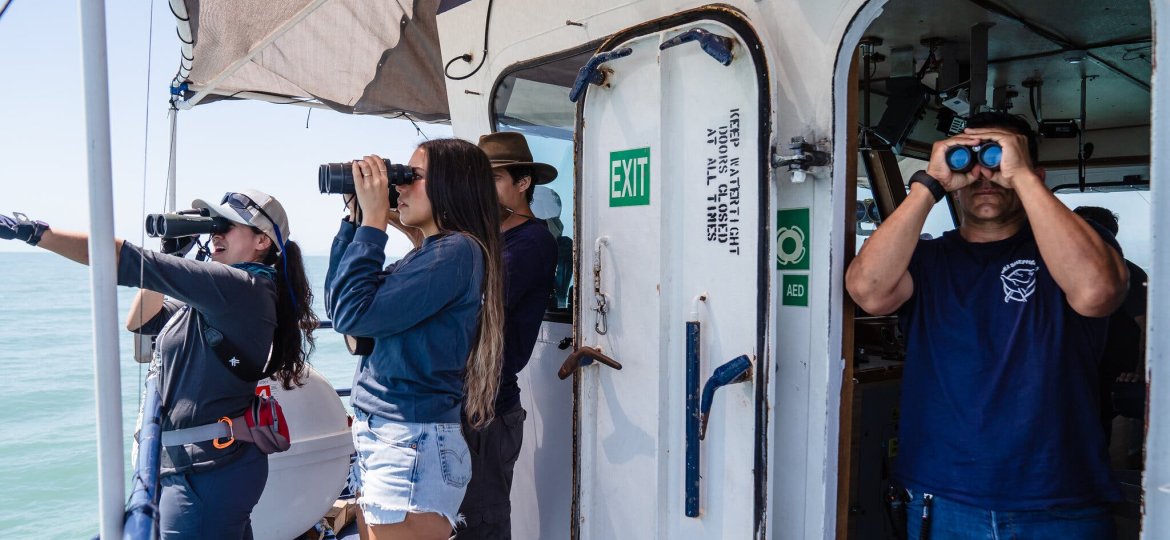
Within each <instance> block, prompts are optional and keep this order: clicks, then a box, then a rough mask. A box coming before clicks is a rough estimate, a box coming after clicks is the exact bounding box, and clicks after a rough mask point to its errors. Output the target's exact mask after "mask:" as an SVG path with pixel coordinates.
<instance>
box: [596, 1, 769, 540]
mask: <svg viewBox="0 0 1170 540" xmlns="http://www.w3.org/2000/svg"><path fill="white" fill-rule="evenodd" d="M701 43H707V44H708V45H709V48H710V49H711V51H710V52H708V51H707V50H706V49H707V48H705V47H701V46H700V44H701ZM664 44H665V45H666V47H665V48H661V49H660V47H661V46H663V45H664ZM728 46H730V51H731V58H730V63H729V65H724V64H723V62H722V61H721V60H726V58H725V57H721V55H720V50H721V47H723V48H727V47H728ZM627 47H628V48H629V49H630V54H629V55H627V56H622V57H616V58H612V59H610V60H608V61H606V62H605V63H604V64H602V65H601V66H600V67H601V69H602V71H603V72H606V73H608V75H607V83H606V84H604V85H602V86H596V85H595V86H591V87H589V89H588V91H587V94H586V96H585V98H584V99H585V103H584V107H583V111H584V112H583V118H582V122H581V136H582V144H581V148H580V154H579V159H580V170H581V178H580V182H581V186H580V187H581V192H580V193H581V196H580V219H581V223H580V231H581V234H580V236H579V238H580V242H581V243H580V257H579V267H578V274H577V275H578V276H580V280H579V281H578V283H579V287H580V288H581V290H580V294H579V306H578V307H577V323H576V324H577V326H578V343H577V345H578V347H591V348H593V349H596V350H597V351H599V352H600V353H603V354H604V355H605V356H608V357H610V358H612V359H613V360H615V361H617V362H618V363H620V364H621V369H620V370H619V369H614V368H613V367H611V366H608V365H606V364H604V363H602V362H599V361H594V362H591V363H588V364H586V365H584V366H583V367H581V368H580V369H579V375H578V380H577V382H578V386H577V400H578V403H577V407H576V409H577V422H578V425H579V426H580V432H579V434H578V437H577V448H576V451H577V452H578V466H579V476H578V491H577V496H578V499H577V501H576V503H577V507H576V510H577V511H576V526H577V527H578V532H579V534H580V538H583V539H612V538H631V539H635V538H636V539H648V538H688V539H693V538H751V537H752V536H753V535H755V534H757V533H758V532H759V529H758V524H759V523H761V522H762V517H761V516H762V512H763V510H762V509H761V508H760V507H761V506H762V505H760V504H759V501H760V500H761V499H759V498H757V494H759V493H764V491H763V489H764V482H765V480H764V479H766V475H767V470H766V465H757V461H756V460H757V457H758V455H757V452H760V451H762V449H766V446H765V445H764V441H763V440H761V439H760V438H761V437H766V433H767V432H768V430H767V427H766V423H767V421H766V416H763V417H759V416H758V415H761V414H766V412H758V411H766V404H765V403H760V402H758V400H761V399H764V397H763V396H767V395H768V393H767V392H766V390H767V388H766V385H767V381H760V375H759V373H760V372H766V370H760V371H757V370H758V369H759V367H760V362H764V361H766V358H763V356H762V353H761V350H760V349H762V348H764V346H763V343H764V341H763V339H762V338H761V336H762V335H763V332H762V330H761V329H762V328H766V326H764V324H765V320H764V319H765V314H766V310H767V307H766V306H767V305H768V304H767V302H766V301H765V297H766V294H767V281H766V280H767V275H768V273H767V271H766V267H765V264H766V255H761V253H762V252H761V249H762V247H763V246H762V245H761V235H762V234H767V233H766V229H764V228H763V227H766V224H765V223H764V221H763V219H762V216H763V215H764V214H762V210H766V209H761V207H760V205H761V202H760V201H761V199H766V192H762V191H761V189H763V186H764V185H765V183H764V181H763V180H762V177H761V171H760V161H761V148H760V139H761V134H760V129H761V128H760V115H761V111H760V109H759V107H760V105H759V92H760V89H759V88H758V86H759V82H758V81H759V80H760V79H759V78H758V74H757V67H756V65H755V63H754V60H753V57H752V56H751V55H750V54H749V52H748V49H747V47H745V43H744V41H743V39H742V38H741V37H740V36H739V35H738V34H737V33H736V32H735V31H734V30H732V28H729V27H728V26H725V25H724V24H722V23H720V22H715V21H709V20H700V21H696V22H690V23H686V24H680V25H679V26H677V27H674V28H671V29H669V30H665V31H661V30H658V31H654V32H652V33H648V34H645V35H641V36H637V37H632V38H630V39H629V40H627V41H625V42H624V43H621V44H618V45H617V46H616V47H613V48H612V49H610V50H611V51H621V50H622V49H624V48H627ZM765 140H766V139H765ZM602 301H604V304H605V305H604V311H605V313H604V314H603V315H602V314H600V313H599V311H598V306H599V304H600V303H601V302H602ZM704 388H707V390H706V392H704ZM757 396H759V397H757ZM704 405H707V406H709V415H707V417H706V418H707V422H706V430H705V435H704V436H703V438H702V440H700V439H699V437H700V433H701V428H702V424H703V422H702V414H701V412H702V409H703V406H704ZM762 462H763V461H761V463H762Z"/></svg>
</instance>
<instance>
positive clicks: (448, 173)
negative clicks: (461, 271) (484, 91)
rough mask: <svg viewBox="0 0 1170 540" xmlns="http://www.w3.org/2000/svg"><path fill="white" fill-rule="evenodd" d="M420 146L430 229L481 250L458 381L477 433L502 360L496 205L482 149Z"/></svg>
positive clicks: (489, 408) (450, 142)
mask: <svg viewBox="0 0 1170 540" xmlns="http://www.w3.org/2000/svg"><path fill="white" fill-rule="evenodd" d="M419 147H420V148H422V149H423V150H424V151H425V152H426V153H427V171H426V178H427V188H426V190H427V197H428V198H429V199H430V200H431V212H432V214H433V215H434V219H435V225H437V226H438V228H439V230H440V231H443V232H458V233H462V234H466V235H468V236H470V237H471V238H472V239H474V240H475V241H476V243H477V244H479V247H480V249H482V250H483V259H484V276H483V287H482V293H483V305H482V307H481V308H480V310H479V318H478V331H477V332H476V338H475V345H474V346H473V347H472V348H471V353H470V354H469V355H468V358H467V369H466V371H465V375H464V381H463V389H464V394H465V396H464V399H463V410H464V413H465V414H466V416H467V422H468V424H470V425H471V427H473V428H475V429H482V428H483V427H485V426H487V425H488V424H490V423H491V421H492V419H493V418H495V414H496V412H495V403H496V392H497V391H498V390H499V386H500V369H501V367H502V366H503V356H504V278H503V263H502V259H501V257H500V249H501V242H500V209H499V208H500V206H499V204H500V203H499V200H498V198H497V197H496V187H495V182H494V181H493V180H492V164H491V162H490V161H488V157H487V155H486V154H484V153H483V150H480V149H479V147H478V146H476V145H474V144H471V143H470V142H467V141H464V140H462V139H435V140H431V141H426V142H424V143H422V144H420V145H419Z"/></svg>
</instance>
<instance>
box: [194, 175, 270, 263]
mask: <svg viewBox="0 0 1170 540" xmlns="http://www.w3.org/2000/svg"><path fill="white" fill-rule="evenodd" d="M191 207H192V208H196V209H201V208H206V209H207V210H208V211H209V212H211V215H213V216H219V217H222V218H224V219H226V220H228V221H231V222H234V223H239V224H241V225H248V226H251V227H256V228H257V229H260V230H261V231H263V232H264V234H265V235H267V236H268V237H269V238H271V239H272V243H273V244H274V245H276V249H277V250H278V252H283V251H284V243H285V242H287V241H288V235H289V234H291V231H289V228H288V215H287V214H285V212H284V206H281V204H280V201H277V200H276V198H275V197H273V196H271V195H269V194H267V193H264V192H262V191H257V190H254V189H245V190H243V191H236V192H229V193H227V194H225V195H224V196H223V202H221V203H219V204H215V203H209V202H207V201H205V200H203V199H195V200H194V201H192V202H191Z"/></svg>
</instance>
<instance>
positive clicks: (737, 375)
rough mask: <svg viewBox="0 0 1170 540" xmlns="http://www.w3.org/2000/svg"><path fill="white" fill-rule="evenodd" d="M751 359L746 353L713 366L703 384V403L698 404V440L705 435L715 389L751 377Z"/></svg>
mask: <svg viewBox="0 0 1170 540" xmlns="http://www.w3.org/2000/svg"><path fill="white" fill-rule="evenodd" d="M751 367H752V361H751V360H748V357H747V355H746V354H745V355H741V356H738V357H736V358H735V359H734V360H732V361H730V362H728V363H726V364H723V365H722V366H719V367H718V368H715V373H713V374H711V378H710V379H707V384H705V385H703V404H702V405H700V406H699V409H700V413H699V416H700V421H699V440H700V441H701V440H703V438H704V437H706V436H707V418H708V416H709V415H710V413H711V401H712V400H714V398H715V391H716V390H718V389H719V387H721V386H727V385H729V384H734V383H737V382H742V381H746V380H750V379H751V378H752V371H751Z"/></svg>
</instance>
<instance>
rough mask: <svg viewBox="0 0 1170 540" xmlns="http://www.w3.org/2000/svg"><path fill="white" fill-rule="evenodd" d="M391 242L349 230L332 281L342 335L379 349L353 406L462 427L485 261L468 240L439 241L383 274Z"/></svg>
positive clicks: (364, 370)
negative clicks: (368, 341)
mask: <svg viewBox="0 0 1170 540" xmlns="http://www.w3.org/2000/svg"><path fill="white" fill-rule="evenodd" d="M386 240H387V236H386V233H385V232H384V231H380V230H378V229H374V228H372V227H359V228H356V229H355V228H354V227H353V225H351V224H349V223H348V222H342V225H341V229H340V230H339V231H338V233H337V237H336V238H335V239H334V241H333V248H332V250H331V253H330V257H329V272H328V273H327V274H326V276H325V290H326V291H327V293H326V294H327V297H326V308H327V310H328V312H329V315H330V316H331V317H332V318H333V328H334V329H336V330H337V331H338V332H341V333H343V334H348V335H351V336H362V337H370V338H373V339H374V349H373V352H372V353H370V355H369V356H363V357H362V359H361V363H360V364H359V366H358V369H357V373H356V374H355V375H354V382H353V395H352V401H353V406H354V407H356V408H358V409H361V410H363V411H365V412H367V413H370V414H376V415H378V416H381V417H383V418H388V419H390V420H397V421H401V422H459V407H460V405H461V403H462V401H463V373H464V369H465V368H466V366H467V357H468V353H469V352H470V351H471V347H472V345H473V343H472V342H473V340H474V339H475V334H476V329H477V324H476V322H477V318H478V315H479V309H480V304H481V298H482V294H481V292H480V290H481V288H480V285H481V283H482V282H483V272H484V266H483V254H482V251H481V250H480V248H479V245H478V244H477V243H476V242H475V241H474V240H472V239H471V237H469V236H467V235H464V234H459V233H452V234H444V235H435V236H431V237H428V238H427V239H425V240H424V241H423V244H422V246H420V247H418V248H416V249H414V250H413V251H411V252H410V253H407V254H406V256H405V257H403V258H402V259H401V260H399V261H397V262H395V263H393V264H391V265H389V266H387V267H386V268H385V269H383V268H382V264H383V263H384V262H385V260H386V255H385V249H386Z"/></svg>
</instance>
